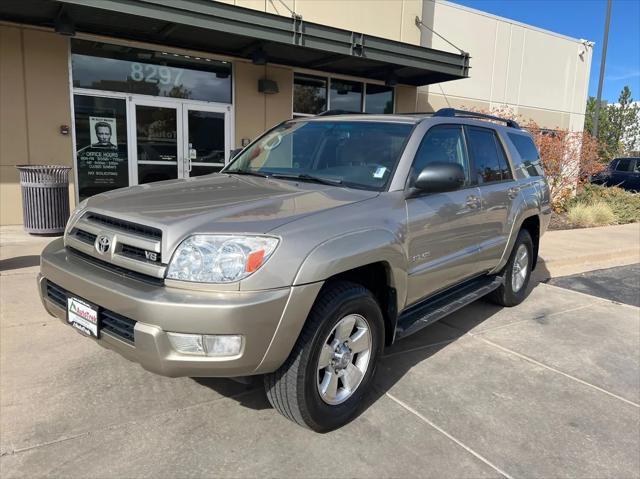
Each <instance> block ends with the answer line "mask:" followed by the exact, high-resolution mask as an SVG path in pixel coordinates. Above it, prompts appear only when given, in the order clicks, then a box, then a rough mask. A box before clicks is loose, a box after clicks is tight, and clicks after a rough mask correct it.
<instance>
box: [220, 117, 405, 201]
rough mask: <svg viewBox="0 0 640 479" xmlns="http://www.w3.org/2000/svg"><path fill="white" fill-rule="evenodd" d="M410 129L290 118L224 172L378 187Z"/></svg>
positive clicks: (385, 179)
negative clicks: (289, 120)
mask: <svg viewBox="0 0 640 479" xmlns="http://www.w3.org/2000/svg"><path fill="white" fill-rule="evenodd" d="M412 128H413V125H412V124H407V123H390V122H389V123H384V122H372V121H291V122H287V123H284V124H282V125H280V126H278V127H277V128H275V129H273V130H271V131H269V132H267V133H266V134H265V135H264V136H263V137H262V138H260V139H259V140H258V141H256V142H255V143H254V144H253V145H251V147H249V148H247V149H246V150H245V151H243V152H242V153H241V154H240V155H239V156H238V157H237V158H236V159H235V160H234V161H233V162H232V163H231V164H230V165H229V166H227V167H226V168H225V169H224V170H223V172H224V173H237V174H252V175H258V176H273V177H276V178H277V177H281V178H285V179H295V180H298V181H314V182H319V183H327V184H336V185H341V186H349V187H354V188H364V189H369V190H377V191H381V190H383V189H384V188H385V187H386V185H387V183H388V181H389V178H390V177H391V173H392V171H393V170H394V168H395V165H396V163H397V162H398V159H399V158H400V154H401V153H402V150H403V149H404V145H405V143H406V140H407V139H408V137H409V135H410V134H411V130H412Z"/></svg>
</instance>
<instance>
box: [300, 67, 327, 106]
mask: <svg viewBox="0 0 640 479" xmlns="http://www.w3.org/2000/svg"><path fill="white" fill-rule="evenodd" d="M326 109H327V80H326V79H325V78H318V77H313V76H309V75H298V74H296V75H295V77H294V80H293V111H294V112H295V113H303V114H309V115H317V114H318V113H322V112H323V111H325V110H326Z"/></svg>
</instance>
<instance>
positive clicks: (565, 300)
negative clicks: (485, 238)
mask: <svg viewBox="0 0 640 479" xmlns="http://www.w3.org/2000/svg"><path fill="white" fill-rule="evenodd" d="M24 258H25V259H24V260H22V262H20V260H4V263H3V267H2V268H0V269H4V271H1V272H0V299H1V303H2V311H1V313H2V314H1V320H0V327H1V330H0V347H1V348H0V386H1V387H0V390H1V393H0V395H1V397H0V401H1V402H0V406H1V409H0V431H1V432H0V453H1V455H2V457H0V475H1V476H2V477H3V478H9V477H39V476H55V477H202V476H205V475H207V476H214V475H215V476H220V477H257V476H272V477H280V476H288V477H328V476H341V477H437V478H442V477H456V478H458V477H473V478H478V477H502V476H504V477H513V478H520V477H554V478H555V477H576V478H577V477H591V478H595V477H611V478H631V477H639V476H640V357H639V356H640V309H638V308H636V307H634V306H628V305H623V304H616V303H613V302H611V301H609V300H606V299H601V298H598V297H595V296H588V295H585V294H583V293H580V292H573V291H571V290H567V289H563V288H559V287H556V286H552V285H548V284H538V285H537V286H536V287H535V288H533V291H532V292H531V295H530V296H529V298H528V299H527V300H526V301H525V302H524V303H523V304H522V305H520V306H518V307H516V308H512V309H501V308H498V307H496V306H493V305H491V304H489V303H487V302H484V301H479V302H476V303H474V304H472V305H471V306H469V307H467V308H465V309H463V310H462V311H460V312H459V313H457V314H455V315H454V316H452V317H450V318H448V319H446V320H444V321H442V322H440V323H437V324H435V325H433V326H431V327H429V328H427V329H425V330H423V331H422V332H420V333H418V334H417V335H415V336H412V337H410V338H407V339H406V340H404V341H403V342H399V343H398V344H397V345H395V346H394V347H393V348H391V349H390V350H388V351H387V352H386V357H385V359H384V360H383V361H382V364H381V365H380V367H379V370H378V374H377V377H376V387H375V391H374V393H373V394H372V395H371V397H370V399H369V401H368V404H367V407H366V409H365V410H364V412H363V413H362V414H361V415H360V417H358V418H357V419H356V420H355V421H353V422H352V423H351V424H349V425H347V426H346V427H344V428H342V429H340V430H338V431H335V432H332V433H328V434H324V435H319V434H315V433H312V432H310V431H307V430H304V429H301V428H300V427H298V426H296V425H294V424H293V423H290V422H288V421H287V420H285V419H284V418H282V417H281V416H280V415H278V414H277V413H276V412H275V411H274V410H273V409H271V408H270V406H269V404H268V402H267V400H266V398H265V397H264V394H263V392H262V389H261V387H260V385H259V384H254V385H250V386H246V385H242V384H239V383H235V382H232V381H229V380H215V379H211V380H193V379H189V378H180V379H169V378H164V377H160V376H156V375H154V374H151V373H148V372H146V371H144V370H143V369H141V368H140V367H138V366H137V365H135V364H133V363H130V362H128V361H126V360H125V359H122V358H121V357H119V356H118V355H116V354H115V353H112V352H110V351H107V350H105V349H102V348H101V347H100V346H99V345H97V344H96V343H94V342H93V341H91V340H89V339H87V338H84V337H82V336H80V335H79V334H78V333H76V332H75V331H73V330H72V329H71V328H69V327H67V326H65V325H63V324H62V323H60V322H59V321H58V320H56V319H54V318H51V317H49V316H48V315H47V314H46V313H45V312H44V310H43V309H42V307H41V306H40V304H39V300H38V298H37V293H36V288H35V271H36V269H37V268H36V267H35V263H34V261H30V260H29V259H28V257H27V256H25V257H24Z"/></svg>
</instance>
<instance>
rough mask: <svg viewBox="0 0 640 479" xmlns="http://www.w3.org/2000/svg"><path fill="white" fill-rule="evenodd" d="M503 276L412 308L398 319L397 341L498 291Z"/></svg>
mask: <svg viewBox="0 0 640 479" xmlns="http://www.w3.org/2000/svg"><path fill="white" fill-rule="evenodd" d="M503 281H504V279H503V277H502V276H481V277H479V278H475V279H472V280H470V281H466V282H464V283H462V284H460V285H458V286H455V287H453V288H451V289H448V290H446V291H443V292H442V293H438V294H436V295H435V296H433V297H431V298H429V299H427V300H425V301H423V302H421V303H418V304H416V305H414V306H411V307H410V308H408V309H407V310H405V311H403V312H402V313H401V314H400V317H399V318H398V325H397V326H396V335H395V339H402V338H404V337H407V336H409V335H411V334H413V333H415V332H417V331H420V330H421V329H422V328H424V327H426V326H429V325H430V324H432V323H435V322H436V321H438V320H440V319H442V318H444V317H445V316H447V315H449V314H451V313H453V312H454V311H457V310H459V309H460V308H462V307H464V306H466V305H467V304H469V303H473V302H474V301H475V300H477V299H480V298H482V297H483V296H485V295H487V294H489V293H490V292H491V291H493V290H495V289H498V288H499V287H500V286H501V285H502V283H503Z"/></svg>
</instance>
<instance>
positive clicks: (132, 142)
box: [69, 55, 235, 203]
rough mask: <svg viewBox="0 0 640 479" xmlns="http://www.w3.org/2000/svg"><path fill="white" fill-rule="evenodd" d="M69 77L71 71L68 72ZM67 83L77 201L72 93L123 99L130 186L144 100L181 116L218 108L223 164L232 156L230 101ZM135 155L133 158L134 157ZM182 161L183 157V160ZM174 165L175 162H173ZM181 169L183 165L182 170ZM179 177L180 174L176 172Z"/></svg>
mask: <svg viewBox="0 0 640 479" xmlns="http://www.w3.org/2000/svg"><path fill="white" fill-rule="evenodd" d="M69 72H71V56H70V55H69ZM69 78H71V74H70V75H69ZM69 87H70V93H71V95H70V103H71V137H72V142H73V144H72V148H71V149H72V151H73V165H74V169H75V171H74V175H73V176H74V183H75V185H74V186H75V188H74V190H75V191H74V193H75V195H74V196H75V199H76V203H78V202H79V189H78V184H77V178H78V175H77V171H78V162H77V155H76V140H75V109H74V100H73V97H74V95H84V96H96V97H106V98H118V99H123V100H125V107H126V114H127V157H128V172H129V186H135V185H137V184H138V161H137V159H138V152H137V132H136V126H135V119H136V118H135V104H147V105H153V106H159V107H162V106H165V107H167V106H168V107H172V106H175V105H178V106H177V107H176V108H178V110H180V112H181V113H180V116H182V115H183V114H184V113H183V112H184V111H186V110H188V109H192V110H201V111H219V112H224V113H225V155H224V164H225V165H227V164H228V163H229V161H230V159H231V151H232V150H233V148H234V146H233V145H234V144H235V140H234V138H235V136H234V135H235V115H234V113H235V111H234V105H233V103H218V102H208V101H202V100H188V99H181V98H171V97H159V96H152V95H139V94H131V93H125V92H118V91H108V90H94V89H90V88H77V87H73V84H72V82H71V79H70V81H69ZM232 88H233V89H234V90H233V92H234V91H235V82H233V83H232ZM182 124H183V127H182V128H178V129H180V130H181V135H184V132H185V131H186V130H185V128H186V127H187V126H188V125H186V122H182ZM183 145H184V147H185V148H182V149H181V148H178V150H180V151H179V152H178V156H183V158H184V156H185V155H186V154H188V151H187V152H185V151H184V150H185V149H186V148H188V145H187V144H186V142H183ZM134 158H135V161H134ZM183 163H184V160H183ZM176 167H177V166H176ZM182 173H184V168H183V170H182ZM178 178H182V176H180V172H179V176H178Z"/></svg>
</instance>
